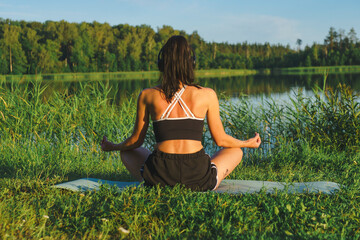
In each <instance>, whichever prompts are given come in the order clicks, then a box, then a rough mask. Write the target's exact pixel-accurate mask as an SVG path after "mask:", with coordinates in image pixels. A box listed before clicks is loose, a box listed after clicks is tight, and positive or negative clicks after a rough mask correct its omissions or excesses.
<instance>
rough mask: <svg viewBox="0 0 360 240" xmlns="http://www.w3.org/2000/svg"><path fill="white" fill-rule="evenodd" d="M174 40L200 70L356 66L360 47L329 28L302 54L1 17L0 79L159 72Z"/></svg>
mask: <svg viewBox="0 0 360 240" xmlns="http://www.w3.org/2000/svg"><path fill="white" fill-rule="evenodd" d="M172 35H183V36H185V37H186V38H187V39H188V41H189V43H190V44H191V46H192V48H193V49H194V51H195V53H196V61H197V68H198V69H217V68H225V69H262V68H281V67H298V66H335V65H360V42H359V39H358V38H357V36H356V32H355V30H354V29H353V28H352V29H350V31H349V32H348V33H345V30H342V29H339V30H338V31H337V30H335V29H334V28H332V27H331V28H330V30H329V33H328V35H327V36H326V37H325V39H324V43H322V44H320V43H313V44H312V45H311V46H305V47H304V48H303V49H301V43H302V41H301V39H298V40H297V41H296V42H297V44H298V48H297V49H291V48H290V46H289V45H286V46H284V45H280V44H269V43H263V44H261V43H248V42H243V43H236V44H230V43H226V42H225V43H216V42H206V41H204V40H203V39H202V38H201V36H200V35H199V34H198V33H197V31H194V32H193V33H191V34H187V33H186V32H185V31H182V30H176V29H173V28H172V27H171V26H166V25H164V26H162V27H161V28H158V29H157V30H156V31H155V30H154V29H152V28H151V27H150V26H148V25H140V26H131V25H128V24H119V25H115V26H111V25H109V24H108V23H99V22H96V21H94V22H92V23H87V22H82V23H70V22H67V21H64V20H62V21H46V22H44V23H41V22H27V21H12V20H9V19H1V18H0V74H38V73H60V72H116V71H147V70H156V69H157V55H158V52H159V50H160V48H161V47H162V46H163V44H164V43H165V42H166V40H167V39H168V38H169V37H170V36H172Z"/></svg>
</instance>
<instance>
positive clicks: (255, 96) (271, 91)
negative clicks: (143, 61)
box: [9, 73, 360, 104]
mask: <svg viewBox="0 0 360 240" xmlns="http://www.w3.org/2000/svg"><path fill="white" fill-rule="evenodd" d="M323 79H324V77H323V75H316V74H314V75H254V76H236V77H224V78H206V79H199V80H198V82H199V83H200V85H202V86H205V87H211V88H213V89H215V90H216V91H217V92H218V93H219V96H220V98H221V96H222V95H225V96H227V97H230V100H231V101H234V102H236V101H237V100H238V99H239V97H240V96H243V95H247V96H248V98H249V100H250V102H252V103H255V104H256V103H257V102H260V101H263V100H268V99H270V98H271V99H273V100H275V101H276V102H287V101H288V99H289V96H291V95H293V94H295V93H297V92H298V91H302V92H303V93H304V94H305V95H309V96H311V95H312V89H313V88H314V87H315V86H316V85H318V86H320V87H321V88H322V86H323V83H324V80H323ZM103 83H104V84H109V86H111V88H112V93H111V97H114V98H115V99H114V100H115V101H116V102H121V100H122V99H124V98H126V97H127V96H130V95H132V94H134V92H135V93H138V92H139V91H140V90H141V89H143V88H147V87H150V86H154V85H156V84H157V81H156V80H146V79H145V80H110V81H109V80H106V81H103ZM339 83H345V84H347V85H349V86H350V87H351V88H352V89H353V90H354V91H356V92H360V73H356V74H330V75H329V76H328V78H327V80H326V85H327V86H331V87H335V86H336V85H338V84H339ZM46 84H48V87H47V89H46V91H45V92H44V94H45V95H46V96H51V94H52V93H53V92H55V91H60V92H64V91H67V92H69V93H70V94H72V93H76V92H77V91H78V89H79V88H80V87H81V86H80V85H84V84H86V83H84V82H78V81H74V82H50V81H49V82H46ZM90 84H96V83H95V82H90ZM9 87H10V83H9ZM19 87H21V85H20V86H19Z"/></svg>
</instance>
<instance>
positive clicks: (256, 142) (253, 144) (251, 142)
mask: <svg viewBox="0 0 360 240" xmlns="http://www.w3.org/2000/svg"><path fill="white" fill-rule="evenodd" d="M247 144H248V146H247V147H248V148H258V147H259V146H260V144H261V138H260V135H259V134H258V133H255V137H253V138H250V139H248V140H247Z"/></svg>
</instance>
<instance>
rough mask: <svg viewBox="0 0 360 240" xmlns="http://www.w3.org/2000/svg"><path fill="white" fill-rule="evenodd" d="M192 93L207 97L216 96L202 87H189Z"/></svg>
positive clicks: (210, 89)
mask: <svg viewBox="0 0 360 240" xmlns="http://www.w3.org/2000/svg"><path fill="white" fill-rule="evenodd" d="M191 87H192V89H193V91H194V92H196V93H198V94H200V95H203V96H207V97H212V96H216V92H215V91H214V89H212V88H208V87H202V86H191Z"/></svg>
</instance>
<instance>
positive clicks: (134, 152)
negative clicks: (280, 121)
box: [101, 36, 261, 191]
mask: <svg viewBox="0 0 360 240" xmlns="http://www.w3.org/2000/svg"><path fill="white" fill-rule="evenodd" d="M158 67H159V70H160V71H161V72H162V74H161V84H160V85H159V86H156V87H153V88H149V89H144V90H143V91H142V92H141V93H140V95H139V97H138V102H137V116H136V121H135V126H134V130H133V133H132V135H131V136H130V137H129V138H127V139H126V140H125V141H123V142H122V143H119V144H115V143H112V142H110V141H108V140H107V138H106V137H104V138H103V141H102V143H101V148H102V150H103V151H120V155H121V160H122V162H123V163H124V165H125V166H126V168H127V169H128V170H129V171H130V173H131V174H132V175H133V176H134V177H135V178H136V179H137V180H138V181H143V180H144V182H145V185H148V186H152V185H156V184H160V185H162V186H165V185H170V186H174V185H175V184H177V183H181V184H183V185H185V186H186V187H188V188H191V189H193V190H199V191H206V190H214V189H216V188H217V187H218V186H219V184H220V182H221V181H222V180H223V179H224V178H225V177H226V176H228V175H229V174H230V173H231V171H233V170H234V168H235V167H236V166H237V165H238V164H239V163H240V161H241V159H242V156H243V152H242V150H241V148H244V147H247V148H258V147H259V145H260V143H261V139H260V136H259V134H258V133H256V134H255V137H253V138H250V139H248V140H246V141H241V140H238V139H236V138H233V137H231V136H230V135H227V134H226V133H225V131H224V127H223V125H222V122H221V119H220V112H219V101H218V98H217V96H216V93H215V92H214V90H212V89H210V88H204V87H200V86H198V85H196V84H194V68H195V55H194V52H193V51H192V49H191V48H190V46H189V45H188V43H187V41H186V39H185V38H184V37H182V36H173V37H171V38H170V39H169V40H168V41H167V43H166V44H165V45H164V46H163V48H162V49H161V50H160V52H159V56H158ZM205 117H206V118H207V122H208V126H209V129H210V132H211V136H212V138H213V140H214V141H215V143H216V144H217V145H218V146H220V147H222V149H221V150H220V151H218V152H217V153H215V155H214V156H212V157H211V158H210V156H209V155H207V154H206V153H205V151H204V149H203V146H202V144H201V138H202V133H203V125H204V119H205ZM149 118H151V119H152V121H153V127H154V133H155V137H156V142H157V144H156V146H155V150H154V152H152V153H151V152H150V151H149V150H148V149H145V148H143V147H141V145H142V144H143V142H144V138H145V134H146V131H147V129H148V125H149Z"/></svg>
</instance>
